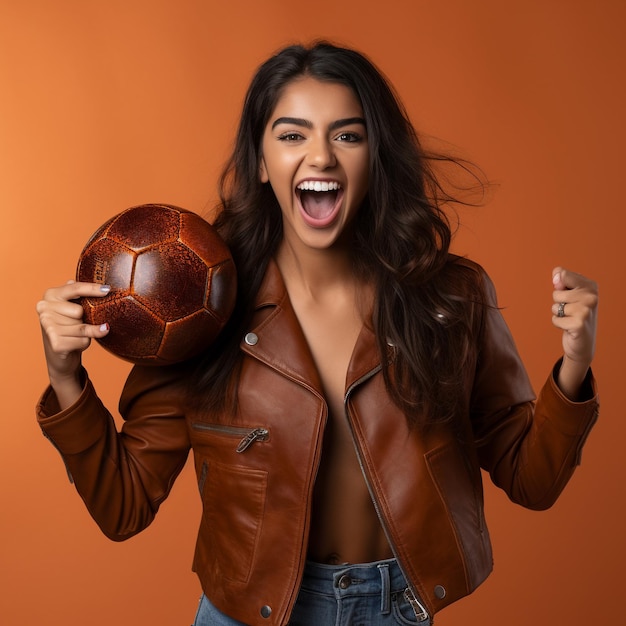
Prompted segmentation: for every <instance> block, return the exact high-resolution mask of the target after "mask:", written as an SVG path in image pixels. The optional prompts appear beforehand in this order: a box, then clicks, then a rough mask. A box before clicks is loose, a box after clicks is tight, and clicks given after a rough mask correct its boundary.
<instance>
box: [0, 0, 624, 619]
mask: <svg viewBox="0 0 626 626" xmlns="http://www.w3.org/2000/svg"><path fill="white" fill-rule="evenodd" d="M623 7H624V4H623V3H622V2H620V1H619V0H595V1H594V2H588V1H587V0H524V1H520V0H514V1H510V2H502V1H501V0H499V1H496V0H476V1H472V2H468V1H467V0H441V1H438V2H434V1H426V0H402V1H399V0H385V1H384V2H376V3H375V2H364V1H363V0H343V1H342V2H339V1H338V0H318V1H317V2H314V3H296V2H293V0H282V1H281V0H265V1H263V2H260V1H259V0H238V1H233V2H217V1H214V2H212V1H209V0H206V1H201V0H171V1H166V0H135V1H127V0H109V1H107V2H95V1H91V0H56V1H55V2H49V1H47V0H39V1H36V0H0V202H1V206H2V227H1V228H0V238H1V244H0V254H1V255H2V258H1V260H0V271H1V272H2V275H1V281H0V284H1V285H2V289H3V295H2V312H1V313H0V315H1V316H2V317H1V323H0V334H1V337H0V341H1V343H0V345H1V350H2V361H1V364H0V367H1V368H2V371H1V375H0V383H1V385H2V389H1V392H2V404H3V411H2V413H3V415H2V429H1V435H0V489H1V492H0V502H1V505H0V506H1V511H0V542H1V543H0V551H1V552H0V622H1V623H2V624H7V625H11V626H21V625H24V626H31V625H32V624H46V625H48V626H50V625H53V626H54V625H60V626H61V625H62V626H78V625H81V626H82V625H83V624H90V625H91V626H100V625H102V626H104V625H106V626H110V625H111V624H115V625H116V626H131V625H133V626H135V625H137V624H139V625H144V624H146V625H147V624H151V625H152V624H153V625H156V626H170V625H172V626H174V625H182V626H184V625H188V624H190V623H191V622H192V621H193V615H194V612H195V605H196V601H197V597H198V595H199V593H200V590H199V587H198V584H197V582H196V580H195V577H194V576H193V574H192V573H191V572H190V565H191V557H192V551H193V544H194V540H195V532H196V527H197V524H198V521H199V504H198V498H197V494H196V488H195V484H194V477H193V475H192V471H191V467H190V466H188V467H187V468H186V471H185V472H184V473H183V475H182V476H181V478H180V479H179V483H178V484H177V486H176V488H175V489H174V492H173V494H172V496H171V498H170V500H169V501H168V502H166V503H165V504H164V506H163V507H162V510H161V512H160V514H159V516H158V517H157V520H156V522H155V523H154V524H153V526H152V527H151V528H149V529H148V530H147V531H145V532H144V533H142V534H141V535H140V536H138V537H136V538H134V539H133V540H131V541H129V542H126V543H123V544H114V543H111V542H109V541H108V540H107V539H105V538H104V537H103V536H102V535H101V534H100V532H99V531H98V530H97V528H96V526H95V524H94V523H93V522H92V521H91V520H90V518H89V517H88V515H87V513H86V511H85V509H84V507H83V505H82V502H81V501H80V499H79V498H78V497H77V496H76V494H75V492H74V489H73V487H72V486H71V485H69V484H68V482H67V478H66V476H65V472H64V469H63V465H62V463H61V461H60V459H59V457H58V455H57V453H56V451H55V450H54V449H53V448H52V447H51V446H50V445H49V444H48V443H47V441H45V439H44V438H43V437H42V435H41V433H40V431H39V429H38V427H37V426H36V424H35V420H34V414H33V407H34V404H35V402H36V400H37V398H38V396H39V394H40V392H41V391H42V390H43V388H44V385H45V382H46V376H45V369H44V363H43V358H42V353H41V347H40V337H39V330H38V324H37V319H36V315H35V311H34V307H35V302H36V301H37V300H38V299H39V298H40V297H41V294H42V293H43V291H44V289H45V288H46V287H47V286H50V285H56V284H60V283H62V282H64V281H65V280H66V279H68V278H70V277H72V275H73V272H74V268H75V264H76V259H77V256H78V253H79V252H80V250H81V249H82V246H83V244H84V243H85V242H86V240H87V238H88V237H89V235H90V234H91V233H92V232H93V231H94V230H95V229H96V228H97V227H98V226H99V225H100V224H101V223H102V222H104V221H105V220H106V219H107V218H109V217H110V216H111V215H113V214H114V213H117V212H119V211H121V210H122V209H124V208H126V207H129V206H132V205H134V204H140V203H146V202H169V203H173V204H177V205H180V206H183V207H187V208H189V209H192V210H195V211H198V212H203V211H204V210H205V209H206V208H207V207H210V206H211V205H212V204H213V203H214V201H215V180H216V177H217V173H218V171H219V168H220V165H221V163H222V162H223V160H224V158H225V157H226V155H227V153H228V151H229V147H230V140H231V138H232V137H233V134H234V129H235V124H236V120H237V115H238V112H239V109H240V105H241V101H242V97H243V93H244V90H245V88H246V86H247V83H248V81H249V79H250V77H251V75H252V73H253V71H254V68H255V67H256V66H257V64H258V63H260V62H261V61H262V60H263V59H265V58H266V56H267V55H268V54H269V53H270V52H272V51H274V50H275V49H276V48H278V47H281V46H282V45H284V44H286V43H290V42H292V41H301V40H304V41H308V40H310V39H312V38H317V37H325V38H330V39H333V40H335V41H339V42H343V43H346V44H349V45H352V46H355V47H356V48H358V49H361V50H363V51H365V52H366V53H368V54H369V55H370V56H371V57H372V58H373V59H374V61H375V62H376V63H377V64H378V65H379V66H380V67H381V68H382V69H383V70H384V71H385V72H386V74H387V75H388V76H389V77H390V79H391V80H392V82H393V83H394V84H395V86H396V87H397V89H398V91H399V93H400V94H401V95H402V97H403V100H404V101H405V103H406V105H407V108H408V110H409V112H410V114H411V117H412V119H413V121H414V122H415V124H416V126H417V127H418V129H420V130H421V131H422V132H424V133H426V134H428V135H435V136H438V137H441V138H443V139H445V140H446V141H448V142H450V143H451V144H453V145H454V146H458V147H459V148H461V149H462V151H463V152H464V154H466V155H467V156H468V157H469V158H471V159H473V160H475V161H476V162H477V163H479V164H480V165H481V166H482V167H483V168H484V169H485V171H486V172H487V174H488V175H489V176H490V177H491V178H492V179H493V180H495V181H497V182H498V183H499V186H498V188H497V189H496V190H495V192H494V194H493V197H492V199H491V201H490V203H489V204H488V205H487V206H486V207H484V208H480V209H464V210H463V211H462V213H461V218H462V221H463V223H464V226H463V227H462V229H461V231H460V233H459V236H458V238H457V240H456V244H455V250H456V251H458V252H461V253H467V254H469V255H470V256H472V257H474V258H475V259H476V260H478V261H479V262H481V263H482V264H484V265H485V267H486V268H487V269H488V271H489V272H490V273H491V275H492V277H493V278H494V280H495V282H496V285H497V286H498V290H499V296H500V301H501V304H502V305H503V306H505V307H506V308H505V316H506V318H507V320H508V322H509V324H510V326H511V328H512V330H513V332H514V335H515V337H516V339H517V342H518V345H519V348H520V351H521V353H522V355H523V357H524V359H525V361H526V363H527V366H528V369H529V372H530V374H531V377H532V379H533V382H534V383H535V385H536V386H538V385H540V384H541V383H542V382H543V380H544V377H545V376H546V375H547V373H548V371H549V369H550V367H551V365H552V363H553V361H554V359H555V358H556V357H557V356H558V354H559V351H560V340H559V334H558V332H557V331H555V330H554V329H553V328H552V327H551V324H550V303H551V283H550V271H551V268H552V267H553V266H554V265H556V264H564V265H566V266H568V267H571V268H573V269H575V270H577V271H580V272H582V273H585V274H588V275H590V276H593V277H594V278H596V279H597V280H598V281H599V283H600V285H601V294H602V296H601V314H600V323H601V329H600V334H599V339H598V357H597V361H596V365H595V371H596V375H597V377H598V379H599V381H600V385H601V398H602V410H601V416H600V422H599V423H598V425H597V427H596V429H595V430H594V431H593V433H592V435H591V438H590V440H589V442H588V445H587V447H586V450H585V453H584V455H583V464H582V467H581V468H580V469H579V471H578V472H577V474H576V475H575V476H574V478H573V480H572V482H571V484H570V485H569V486H568V488H567V490H566V491H565V493H564V495H563V496H562V498H561V499H560V500H559V502H558V503H557V504H556V505H555V507H554V508H553V509H551V510H550V511H547V512H544V513H533V512H529V511H525V510H523V509H521V508H519V507H516V506H514V505H512V504H510V503H509V502H508V501H507V500H506V498H505V497H504V496H503V495H502V494H501V493H499V492H497V491H496V490H495V489H493V488H492V487H491V486H490V485H488V486H487V492H486V499H487V516H488V519H489V522H490V529H491V533H492V537H493V541H494V547H495V558H496V566H495V572H494V574H493V575H492V576H491V577H490V578H489V580H488V581H487V582H486V583H485V584H484V585H483V586H482V587H481V588H480V589H479V590H478V591H477V592H476V593H475V594H474V595H473V596H472V597H470V598H468V599H466V600H464V601H462V602H460V603H458V604H457V605H455V606H453V607H451V608H449V609H447V610H446V611H445V612H442V613H441V614H440V616H439V618H438V620H437V622H438V624H439V626H473V625H478V624H480V625H481V626H490V625H491V626H502V625H503V624H506V625H507V626H516V625H520V626H521V625H526V624H528V623H532V624H534V625H535V626H546V625H561V624H583V623H597V624H613V623H616V621H619V620H620V619H621V616H622V615H623V606H622V604H623V598H622V596H623V591H622V583H623V580H624V573H623V562H624V558H625V557H626V551H625V549H624V548H625V541H624V529H625V527H626V524H625V520H624V505H623V502H622V500H623V496H624V478H625V475H624V474H625V472H624V469H625V462H624V458H625V456H626V453H625V451H624V448H623V442H624V440H625V435H626V425H625V421H624V418H623V410H618V403H617V391H618V390H619V388H621V386H623V380H622V377H623V375H622V368H623V355H624V352H625V350H624V349H625V345H624V332H623V317H622V316H623V315H624V312H625V311H626V307H625V304H626V302H625V300H626V298H625V297H624V290H623V287H622V280H623V275H624V262H623V257H622V255H621V254H620V253H619V250H620V249H621V248H622V247H623V246H624V234H623V227H624V217H623V215H624V211H625V207H624V193H623V191H622V189H621V183H622V181H623V169H624V161H625V159H624V149H625V145H626V133H625V129H624V123H623V116H624V112H625V111H626V98H625V91H624V78H625V75H626V74H625V67H624V60H625V47H624V36H623V28H624V23H625V18H626V10H625V9H624V8H623ZM611 346H612V347H611ZM85 361H86V365H87V367H88V369H89V370H90V372H91V374H92V376H93V378H94V380H95V381H96V383H97V385H98V388H99V390H100V392H101V395H102V397H103V399H104V400H105V402H106V403H107V404H108V405H109V406H110V407H112V408H114V407H115V406H116V401H117V397H118V394H119V390H120V387H121V385H122V383H123V380H124V378H125V376H126V374H127V372H128V369H129V366H128V365H127V364H125V363H123V362H121V361H118V360H116V359H115V358H114V357H112V356H110V355H108V354H107V353H105V352H103V351H102V350H101V349H100V347H99V346H96V347H94V348H93V349H91V350H90V351H89V352H88V354H87V355H86V357H85ZM618 377H619V379H618ZM277 549H280V548H279V547H277ZM241 600H242V602H245V601H246V599H245V598H242V599H241Z"/></svg>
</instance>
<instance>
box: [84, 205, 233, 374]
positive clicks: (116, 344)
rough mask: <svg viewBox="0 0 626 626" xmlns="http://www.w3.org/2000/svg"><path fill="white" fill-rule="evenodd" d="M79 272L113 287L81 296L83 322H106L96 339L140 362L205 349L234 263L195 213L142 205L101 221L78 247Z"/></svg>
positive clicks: (229, 297) (226, 304)
mask: <svg viewBox="0 0 626 626" xmlns="http://www.w3.org/2000/svg"><path fill="white" fill-rule="evenodd" d="M76 278H77V280H78V281H81V282H94V283H100V284H107V285H110V286H111V291H110V292H109V293H108V294H107V295H106V296H104V297H93V298H91V297H90V298H82V299H81V304H82V306H83V310H84V321H85V322H87V323H88V324H98V325H100V324H103V323H105V322H106V323H108V324H109V327H110V330H109V333H108V334H107V335H106V336H105V337H104V338H102V339H98V342H99V343H100V344H101V345H102V346H103V347H104V348H105V349H107V350H108V351H110V352H112V353H113V354H115V355H116V356H118V357H120V358H122V359H125V360H127V361H130V362H132V363H137V364H141V365H167V364H172V363H178V362H180V361H184V360H186V359H189V358H191V357H193V356H196V355H197V354H199V353H200V352H202V351H203V350H205V349H207V348H208V347H209V346H210V345H211V344H212V343H213V341H214V340H215V338H216V337H217V335H218V334H219V332H220V331H221V329H222V328H223V327H224V325H225V324H226V322H227V321H228V318H229V317H230V315H231V313H232V311H233V307H234V305H235V299H236V293H237V278H236V271H235V264H234V262H233V259H232V257H231V255H230V251H229V250H228V248H227V246H226V244H225V243H224V242H223V240H222V239H221V237H220V236H219V235H218V234H217V232H216V231H215V229H214V228H213V227H212V226H211V225H210V224H209V223H208V222H207V221H205V220H204V219H202V218H201V217H200V216H199V215H197V214H196V213H192V212H191V211H187V210H186V209H181V208H178V207H175V206H171V205H167V204H143V205H140V206H136V207H132V208H130V209H127V210H125V211H123V212H122V213H120V214H118V215H116V216H115V217H113V218H111V219H110V220H108V221H107V222H106V223H105V224H103V225H102V226H101V227H100V228H99V229H98V230H97V231H96V232H95V233H94V234H93V235H92V236H91V238H90V239H89V241H88V242H87V244H86V245H85V248H84V249H83V251H82V253H81V255H80V258H79V262H78V267H77V270H76Z"/></svg>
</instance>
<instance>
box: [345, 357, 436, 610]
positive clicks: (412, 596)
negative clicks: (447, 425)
mask: <svg viewBox="0 0 626 626" xmlns="http://www.w3.org/2000/svg"><path fill="white" fill-rule="evenodd" d="M381 369H382V366H380V365H378V366H377V367H375V368H374V369H372V370H370V371H369V372H368V373H367V374H364V375H363V376H361V378H359V379H357V380H356V381H354V382H353V383H352V384H351V385H350V387H348V389H347V390H346V395H345V397H344V408H345V413H346V420H347V421H348V427H349V429H350V434H351V435H352V443H353V444H354V449H355V451H356V457H357V460H358V461H359V467H360V468H361V473H362V474H363V478H364V479H365V484H366V485H367V489H368V491H369V494H370V498H371V500H372V503H373V505H374V510H375V511H376V515H377V516H378V520H379V522H380V525H381V527H382V529H383V532H384V533H385V537H386V538H387V543H388V544H389V547H390V548H391V551H392V552H393V556H394V557H395V559H396V562H397V563H398V567H399V568H400V571H401V572H402V575H403V576H404V579H405V580H406V584H407V585H408V587H407V589H406V590H405V591H404V597H405V599H406V600H407V601H408V602H409V604H410V605H411V607H412V608H413V612H414V613H415V616H416V617H417V619H418V620H419V621H420V622H425V621H426V620H427V619H429V618H430V615H429V614H428V611H427V610H426V607H425V606H424V605H423V604H422V603H421V602H420V601H419V600H418V599H417V598H418V594H417V593H416V592H415V589H414V588H413V585H412V584H411V581H410V580H409V578H408V576H407V575H406V572H405V571H404V568H403V567H402V563H401V562H400V559H399V558H398V553H397V551H396V547H395V545H394V543H393V541H392V540H391V535H390V533H389V529H388V528H387V524H386V523H385V520H384V518H383V515H382V513H381V511H380V506H379V504H378V501H377V500H376V495H375V494H374V490H373V489H372V486H371V484H370V481H369V480H368V478H367V473H366V471H365V466H364V464H363V459H362V457H361V451H360V450H359V446H358V445H357V442H356V437H355V435H354V428H353V427H352V422H351V420H350V419H349V418H348V400H349V398H350V394H351V393H352V391H353V390H354V389H355V388H356V387H357V386H358V385H360V384H362V383H364V382H365V381H367V380H369V379H370V378H372V377H373V376H374V374H376V373H377V372H379V371H380V370H381Z"/></svg>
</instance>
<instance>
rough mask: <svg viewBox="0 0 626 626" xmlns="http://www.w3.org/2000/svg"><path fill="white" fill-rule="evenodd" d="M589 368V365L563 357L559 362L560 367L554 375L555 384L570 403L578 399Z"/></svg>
mask: <svg viewBox="0 0 626 626" xmlns="http://www.w3.org/2000/svg"><path fill="white" fill-rule="evenodd" d="M589 366H590V364H589V363H582V362H580V361H574V360H572V359H570V358H568V357H567V356H564V357H563V359H562V361H561V366H560V367H559V370H558V372H557V373H556V383H557V385H558V387H559V389H560V390H561V392H562V393H563V395H564V396H565V397H566V398H568V399H569V400H571V401H572V402H577V401H578V400H579V399H580V395H581V389H582V387H583V384H584V382H585V380H586V378H587V373H588V372H589Z"/></svg>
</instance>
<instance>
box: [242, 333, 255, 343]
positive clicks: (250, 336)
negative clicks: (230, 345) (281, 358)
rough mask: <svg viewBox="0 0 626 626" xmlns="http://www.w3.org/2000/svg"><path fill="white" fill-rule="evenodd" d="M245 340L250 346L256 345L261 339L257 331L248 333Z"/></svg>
mask: <svg viewBox="0 0 626 626" xmlns="http://www.w3.org/2000/svg"><path fill="white" fill-rule="evenodd" d="M243 340H244V341H245V342H246V343H247V344H248V345H249V346H256V344H257V343H258V341H259V337H258V336H257V334H256V333H248V334H247V335H246V336H245V337H244V338H243Z"/></svg>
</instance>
